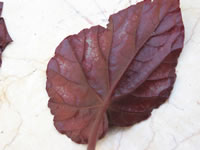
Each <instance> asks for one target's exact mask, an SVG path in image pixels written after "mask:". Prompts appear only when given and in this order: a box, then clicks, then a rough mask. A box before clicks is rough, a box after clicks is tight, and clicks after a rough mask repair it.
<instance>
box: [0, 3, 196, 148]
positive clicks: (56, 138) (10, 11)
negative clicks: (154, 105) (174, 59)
mask: <svg viewBox="0 0 200 150" xmlns="http://www.w3.org/2000/svg"><path fill="white" fill-rule="evenodd" d="M3 2H4V9H3V17H4V18H5V20H6V24H7V27H8V30H9V32H10V35H11V37H12V38H13V41H14V42H13V43H12V44H10V45H9V46H8V47H7V48H6V50H5V52H4V54H3V64H2V68H1V69H0V150H86V147H85V146H83V145H78V144H75V143H74V142H72V141H71V140H70V139H69V138H67V137H66V136H64V135H61V134H59V133H58V132H57V131H56V129H55V128H54V126H53V116H52V115H51V114H50V111H49V109H48V107H47V103H48V96H47V93H46V90H45V86H46V73H45V71H46V66H47V63H48V61H49V59H50V58H51V57H52V56H53V55H54V51H55V48H56V46H57V45H58V44H59V43H60V42H61V41H62V40H63V39H64V38H65V37H66V36H68V35H70V34H75V33H78V32H79V31H80V30H82V29H83V28H88V27H90V26H92V25H97V24H100V25H103V26H105V25H106V24H107V19H108V16H109V15H110V14H112V13H114V12H117V11H119V10H120V9H122V8H126V7H127V6H129V5H130V4H134V3H135V2H136V0H132V1H128V0H96V1H95V0H3ZM181 9H182V12H183V20H184V24H185V30H186V39H185V47H184V49H183V52H182V54H181V57H180V59H179V64H178V67H177V75H178V77H177V81H176V84H175V88H174V90H173V93H172V95H171V97H170V99H169V101H168V102H167V103H165V104H164V105H162V106H161V107H160V108H159V109H157V110H155V111H153V114H152V117H151V118H149V119H148V120H146V121H144V122H142V123H140V124H138V125H135V126H133V127H131V128H126V129H125V128H123V129H113V130H112V131H110V132H109V133H108V134H107V135H106V137H105V138H104V139H102V140H100V141H99V142H98V145H97V150H199V148H200V1H199V0H181Z"/></svg>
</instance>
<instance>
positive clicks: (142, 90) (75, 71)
mask: <svg viewBox="0 0 200 150" xmlns="http://www.w3.org/2000/svg"><path fill="white" fill-rule="evenodd" d="M183 41H184V26H183V22H182V16H181V11H180V8H179V0H154V1H153V2H151V1H150V0H145V1H143V2H140V3H137V4H136V5H133V6H130V7H128V8H127V9H124V10H122V11H120V12H118V13H116V14H114V15H111V16H110V18H109V24H108V25H107V28H103V27H101V26H94V27H91V28H90V29H84V30H82V31H81V32H80V33H79V34H77V35H72V36H69V37H67V38H66V39H64V40H63V41H62V42H61V44H60V45H59V46H58V47H57V49H56V52H55V56H54V57H53V58H52V59H51V60H50V62H49V64H48V68H47V87H46V88H47V92H48V95H49V97H50V100H49V104H48V105H49V108H50V109H51V113H52V114H53V115H54V125H55V127H56V129H57V130H58V131H59V132H60V133H62V134H66V135H67V136H68V137H70V138H71V139H72V140H73V141H75V142H77V143H88V150H94V149H95V145H96V141H97V139H100V138H102V137H103V136H104V135H105V133H106V132H107V130H108V129H109V127H111V126H122V127H123V126H130V125H133V124H135V123H137V122H140V121H142V120H145V119H147V118H148V117H149V116H150V115H151V111H152V110H153V109H154V108H158V107H159V106H160V105H161V104H162V103H164V102H165V101H166V100H167V99H168V98H169V95H170V93H171V90H172V89H173V85H174V82H175V79H176V74H175V67H176V65H177V59H178V57H179V55H180V52H181V50H182V48H183Z"/></svg>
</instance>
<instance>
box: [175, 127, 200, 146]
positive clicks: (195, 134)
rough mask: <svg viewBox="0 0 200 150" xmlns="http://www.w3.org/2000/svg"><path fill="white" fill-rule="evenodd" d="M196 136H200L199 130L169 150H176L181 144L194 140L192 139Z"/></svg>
mask: <svg viewBox="0 0 200 150" xmlns="http://www.w3.org/2000/svg"><path fill="white" fill-rule="evenodd" d="M196 136H200V130H199V131H198V132H195V133H193V134H192V135H190V136H188V137H186V138H184V139H183V140H181V141H180V142H176V143H177V145H176V146H175V147H174V148H173V149H171V150H176V149H178V148H179V147H180V146H181V145H182V144H183V143H185V142H187V141H189V140H191V139H192V138H194V137H196Z"/></svg>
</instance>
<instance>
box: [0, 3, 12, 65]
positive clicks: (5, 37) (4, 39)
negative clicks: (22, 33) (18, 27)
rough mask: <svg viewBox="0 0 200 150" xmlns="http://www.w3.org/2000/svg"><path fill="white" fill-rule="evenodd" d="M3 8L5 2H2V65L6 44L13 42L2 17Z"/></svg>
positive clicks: (0, 36)
mask: <svg viewBox="0 0 200 150" xmlns="http://www.w3.org/2000/svg"><path fill="white" fill-rule="evenodd" d="M2 9H3V3H2V2H0V66H1V63H2V60H1V55H2V53H3V51H4V49H5V48H6V46H7V45H8V44H9V43H10V42H12V39H11V38H10V36H9V34H8V31H7V28H6V25H5V21H4V19H3V18H2V17H1V13H2Z"/></svg>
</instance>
